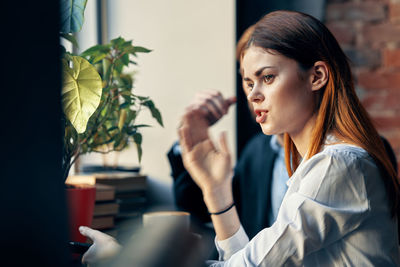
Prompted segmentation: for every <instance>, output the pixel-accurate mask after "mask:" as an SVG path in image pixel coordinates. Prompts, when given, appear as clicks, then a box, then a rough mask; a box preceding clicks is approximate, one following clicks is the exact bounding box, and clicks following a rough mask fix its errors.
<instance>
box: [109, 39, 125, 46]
mask: <svg viewBox="0 0 400 267" xmlns="http://www.w3.org/2000/svg"><path fill="white" fill-rule="evenodd" d="M110 43H111V45H112V46H113V47H121V46H122V45H123V44H124V43H125V40H124V38H122V37H118V38H115V39H112V40H111V41H110Z"/></svg>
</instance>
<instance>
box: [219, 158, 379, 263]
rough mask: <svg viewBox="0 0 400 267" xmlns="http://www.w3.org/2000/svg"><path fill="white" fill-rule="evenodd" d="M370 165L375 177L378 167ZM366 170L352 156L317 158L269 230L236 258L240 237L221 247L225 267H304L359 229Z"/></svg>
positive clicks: (308, 164)
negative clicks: (308, 260) (319, 252)
mask: <svg viewBox="0 0 400 267" xmlns="http://www.w3.org/2000/svg"><path fill="white" fill-rule="evenodd" d="M367 165H368V164H367ZM369 165H370V166H369V167H371V168H372V171H376V165H374V163H371V162H370V163H369ZM299 169H300V167H299ZM362 170H363V171H364V172H365V171H368V166H361V165H360V162H359V158H357V157H355V158H352V157H351V155H344V156H343V155H329V154H322V155H321V154H317V155H316V156H314V157H313V158H311V159H309V160H308V161H307V162H305V164H304V166H302V169H301V170H299V172H298V173H297V174H296V177H292V178H291V179H296V180H297V181H293V182H292V183H291V185H290V188H289V190H288V192H287V194H286V196H285V198H284V200H283V202H282V205H281V207H280V210H279V213H278V218H277V221H276V222H275V223H274V224H273V225H272V226H271V227H270V228H266V229H264V230H262V231H261V232H259V233H258V234H257V235H256V236H255V237H254V238H253V239H252V240H251V241H250V242H248V243H247V244H246V245H245V246H244V247H243V249H241V250H238V251H237V252H236V253H235V254H233V255H232V256H230V254H231V253H232V251H234V250H235V249H237V246H239V241H237V240H241V241H240V242H243V241H242V239H241V237H240V236H241V235H242V234H240V233H239V231H238V232H237V233H236V234H235V235H234V236H232V237H231V238H229V239H227V240H224V241H223V244H221V242H222V241H219V242H217V245H218V246H219V251H220V253H222V254H221V255H222V257H223V259H224V260H226V262H224V263H223V265H221V266H259V265H262V266H265V265H268V266H269V265H270V266H283V265H286V264H287V265H290V266H301V265H302V260H303V259H304V257H305V256H307V255H309V254H311V253H313V252H315V251H317V250H319V249H321V248H323V247H326V246H328V245H329V244H332V243H333V242H335V241H337V240H339V239H340V238H342V237H344V236H345V235H346V234H348V233H349V232H351V231H353V230H354V229H356V228H357V227H358V226H359V225H360V224H361V222H362V221H363V219H364V218H365V217H366V216H367V215H368V211H369V203H368V199H367V194H366V188H365V181H364V174H363V171H362ZM378 175H379V174H378ZM378 178H379V177H378ZM226 243H230V244H229V245H228V244H226ZM229 256H230V257H229ZM215 266H219V265H216V264H215Z"/></svg>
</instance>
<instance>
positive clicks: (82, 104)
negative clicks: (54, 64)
mask: <svg viewBox="0 0 400 267" xmlns="http://www.w3.org/2000/svg"><path fill="white" fill-rule="evenodd" d="M68 59H69V60H67V59H63V77H64V80H63V88H62V103H63V109H64V113H65V116H66V117H67V118H68V120H69V121H70V122H71V124H72V125H73V126H74V127H75V129H76V131H77V132H78V133H83V132H84V131H85V130H86V126H87V123H88V120H89V118H90V116H92V114H93V113H94V112H95V111H96V109H97V107H98V106H99V104H100V99H101V93H102V84H101V78H100V75H99V73H98V72H97V71H96V68H95V67H93V66H92V65H91V64H90V63H89V62H88V61H87V60H86V59H84V58H82V57H79V56H69V57H68ZM69 64H72V67H70V66H69Z"/></svg>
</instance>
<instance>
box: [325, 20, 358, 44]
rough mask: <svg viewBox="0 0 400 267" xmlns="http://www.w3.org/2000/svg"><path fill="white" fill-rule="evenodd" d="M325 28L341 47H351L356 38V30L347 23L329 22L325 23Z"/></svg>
mask: <svg viewBox="0 0 400 267" xmlns="http://www.w3.org/2000/svg"><path fill="white" fill-rule="evenodd" d="M326 26H327V27H328V28H329V30H330V31H331V32H332V34H333V35H334V36H335V38H336V40H337V41H338V42H339V43H340V44H341V45H352V44H354V40H355V37H356V30H355V28H354V27H351V26H350V25H349V23H344V22H331V23H327V24H326Z"/></svg>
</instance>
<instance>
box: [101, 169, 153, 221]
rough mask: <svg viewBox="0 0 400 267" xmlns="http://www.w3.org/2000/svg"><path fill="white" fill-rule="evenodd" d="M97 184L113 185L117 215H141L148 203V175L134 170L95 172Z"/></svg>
mask: <svg viewBox="0 0 400 267" xmlns="http://www.w3.org/2000/svg"><path fill="white" fill-rule="evenodd" d="M94 176H95V177H96V184H103V185H109V186H113V187H114V188H115V202H116V204H118V207H119V211H118V213H117V214H116V216H117V217H120V218H121V217H137V216H141V214H142V213H143V211H144V210H145V208H146V205H147V197H146V189H147V176H146V175H141V174H139V173H134V172H103V173H96V174H94Z"/></svg>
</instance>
